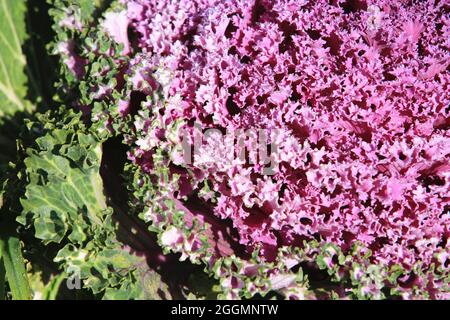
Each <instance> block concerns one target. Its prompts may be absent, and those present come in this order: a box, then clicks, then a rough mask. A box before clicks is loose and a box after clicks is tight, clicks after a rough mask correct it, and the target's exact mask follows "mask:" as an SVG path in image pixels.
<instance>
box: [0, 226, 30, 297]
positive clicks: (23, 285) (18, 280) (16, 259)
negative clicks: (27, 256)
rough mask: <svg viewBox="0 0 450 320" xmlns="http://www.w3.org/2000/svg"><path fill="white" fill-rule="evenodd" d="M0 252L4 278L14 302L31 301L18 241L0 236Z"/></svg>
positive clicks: (14, 238) (3, 233) (3, 234)
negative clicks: (0, 253)
mask: <svg viewBox="0 0 450 320" xmlns="http://www.w3.org/2000/svg"><path fill="white" fill-rule="evenodd" d="M0 237H1V239H0V251H1V252H2V258H3V261H4V267H5V270H6V278H7V280H8V283H9V287H10V289H11V293H12V298H13V299H14V300H29V299H31V289H30V285H29V283H28V278H27V273H26V270H25V261H24V259H23V256H22V250H21V246H20V241H19V239H18V238H16V237H14V236H9V237H8V236H5V232H2V233H1V234H0Z"/></svg>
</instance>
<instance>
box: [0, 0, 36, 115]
mask: <svg viewBox="0 0 450 320" xmlns="http://www.w3.org/2000/svg"><path fill="white" fill-rule="evenodd" d="M25 12H26V6H25V1H24V0H0V116H3V115H5V114H13V113H15V112H16V111H24V110H28V111H29V110H30V109H31V104H30V103H29V101H26V100H25V97H26V96H27V90H28V89H27V74H26V73H29V72H28V71H29V70H28V69H27V61H26V58H25V56H24V54H23V51H22V44H23V42H24V41H25V38H26V36H27V35H26V25H25ZM29 76H30V79H29V80H30V82H31V84H32V85H35V82H34V81H33V79H31V73H29Z"/></svg>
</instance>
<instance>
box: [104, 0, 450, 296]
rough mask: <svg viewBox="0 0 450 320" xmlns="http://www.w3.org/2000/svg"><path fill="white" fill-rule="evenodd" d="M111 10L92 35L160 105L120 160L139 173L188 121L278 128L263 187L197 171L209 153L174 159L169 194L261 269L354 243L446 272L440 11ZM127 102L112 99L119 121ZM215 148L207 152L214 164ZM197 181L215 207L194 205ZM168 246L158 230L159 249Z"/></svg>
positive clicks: (411, 6)
mask: <svg viewBox="0 0 450 320" xmlns="http://www.w3.org/2000/svg"><path fill="white" fill-rule="evenodd" d="M122 2H123V3H124V4H125V5H126V8H127V9H126V11H123V12H120V13H116V14H109V15H107V16H106V17H105V18H106V20H105V22H104V27H105V30H106V32H108V33H109V34H110V35H111V36H112V37H113V38H114V39H115V40H116V41H117V42H119V43H122V44H123V48H124V49H123V54H129V53H130V52H132V51H133V50H137V51H139V52H140V54H138V55H135V56H134V57H133V58H132V60H131V64H130V66H129V68H128V71H127V73H128V75H129V79H130V82H129V83H130V84H131V86H132V87H133V90H134V91H141V92H142V93H144V94H145V95H150V94H151V93H152V92H153V91H154V90H157V89H158V90H159V89H160V90H161V91H162V92H163V95H164V99H165V101H166V104H165V107H164V108H162V109H161V111H160V112H159V113H160V115H159V116H160V118H159V120H160V123H161V128H160V130H161V132H159V131H155V128H154V127H152V130H149V129H148V128H150V122H152V121H153V120H152V119H148V120H146V119H144V120H143V121H144V124H141V125H140V126H138V129H137V131H138V132H139V134H140V137H141V138H140V139H139V141H138V143H137V144H136V147H135V149H134V150H133V151H132V152H131V153H130V157H131V159H132V160H134V161H135V162H136V163H137V164H139V165H141V166H142V168H144V169H145V170H146V171H147V172H148V173H149V174H151V173H152V172H153V169H154V167H153V164H152V161H153V160H152V156H151V154H152V151H151V150H152V148H153V147H154V146H156V145H158V144H163V143H165V144H169V145H171V146H172V147H174V148H175V146H176V145H178V144H179V143H180V142H181V140H182V138H183V137H182V135H181V133H180V132H182V131H183V132H188V133H189V134H190V135H193V134H194V131H195V128H194V127H193V126H192V125H191V122H192V121H194V120H195V121H196V122H198V123H200V124H201V126H202V129H207V128H217V129H220V130H222V131H225V130H228V131H237V130H240V129H243V130H246V129H251V128H263V129H266V130H268V131H271V130H279V132H280V134H279V135H278V137H277V141H276V142H277V144H278V146H279V147H278V150H277V152H276V153H274V154H273V158H272V160H273V161H274V163H275V167H274V168H275V169H274V170H275V172H274V175H264V174H263V173H262V167H261V166H257V165H256V166H252V165H249V164H248V163H242V162H239V161H234V162H232V163H231V164H229V163H222V162H221V161H219V160H217V159H216V161H215V162H214V163H213V165H205V163H206V162H208V161H207V160H208V159H202V158H205V157H207V156H208V155H210V153H208V151H207V150H206V149H202V150H203V152H202V153H200V154H199V155H198V157H197V159H196V160H197V161H194V163H193V164H182V162H180V161H177V158H176V157H175V158H173V161H172V172H175V171H176V172H177V174H179V175H180V176H181V178H180V181H182V183H180V184H179V186H180V187H179V188H178V189H176V190H173V193H172V196H173V197H174V198H178V199H179V200H180V201H181V200H182V199H183V201H184V202H185V203H186V204H188V203H189V202H195V203H196V204H195V205H196V206H197V207H198V208H200V209H199V210H200V211H201V210H202V209H201V208H202V205H204V206H205V207H208V208H210V211H211V212H212V213H213V214H214V215H215V216H216V217H217V218H219V219H222V220H223V221H224V223H225V221H228V222H230V223H231V226H232V228H233V229H234V230H236V232H237V235H238V237H237V240H236V241H237V242H238V243H239V244H240V245H241V246H244V247H245V250H246V251H247V252H249V253H251V252H252V251H253V250H254V249H255V248H256V247H258V248H261V250H260V255H261V257H262V258H263V259H264V260H266V261H274V260H276V259H277V251H278V249H279V248H281V247H284V246H291V247H301V246H302V244H303V243H304V241H310V240H316V241H318V242H319V243H323V244H324V245H325V244H326V243H333V244H335V245H337V246H338V247H339V248H340V249H341V250H342V251H344V252H345V251H346V250H349V249H350V248H351V246H352V245H353V244H354V243H355V242H359V243H361V244H363V245H364V246H365V247H366V248H367V249H370V250H371V252H372V255H371V256H370V260H371V263H373V264H380V265H385V266H392V265H401V266H402V267H403V268H405V269H406V270H412V269H413V267H414V266H415V265H416V264H417V263H419V262H420V263H421V266H422V268H424V269H427V268H429V267H430V266H431V265H432V264H434V265H437V266H441V267H442V268H444V269H445V270H447V271H448V263H449V243H448V241H449V240H448V238H449V234H450V213H449V178H450V175H449V173H450V164H449V161H448V159H449V153H450V140H449V131H448V129H449V126H450V117H449V108H450V107H449V105H450V89H449V85H450V74H449V68H450V56H449V51H448V49H449V45H450V43H449V41H450V19H449V8H450V5H449V2H448V1H420V2H414V1H362V0H360V1H356V0H355V1H338V0H333V1H323V0H322V1H306V0H277V1H268V0H256V1H248V0H242V1H237V0H216V1H213V0H210V1H207V0H195V1H194V0H176V1H175V0H174V1H161V0H129V1H128V0H127V1H122ZM128 28H130V29H131V30H133V32H134V33H135V38H134V39H129V38H128V35H127V32H126V31H127V29H128ZM153 69H158V70H160V72H159V73H155V74H151V73H149V72H148V71H149V70H153ZM161 70H162V71H161ZM129 104H130V102H129V101H120V103H119V108H120V113H121V114H123V115H125V114H127V113H128V112H129V110H128V107H129ZM149 108H150V109H151V106H149ZM178 121H181V123H182V129H184V130H178V131H176V132H175V137H174V138H172V140H170V139H169V140H170V141H169V142H167V140H168V139H167V136H165V133H167V132H166V131H164V130H165V129H164V128H166V127H170V125H171V124H174V123H177V122H178ZM220 139H221V138H220V137H217V138H216V140H215V141H212V142H211V141H210V143H209V144H208V146H211V143H212V145H213V146H214V151H213V153H215V154H216V155H223V157H225V156H226V154H227V151H226V150H225V149H224V148H225V144H224V143H223V141H221V140H220ZM213 140H214V139H213ZM203 147H204V148H206V146H202V148H203ZM248 153H249V154H248V157H249V158H252V157H256V151H255V150H249V151H248ZM174 168H175V169H174ZM189 172H194V173H195V174H190V173H189ZM205 181H207V182H208V184H209V186H210V189H211V190H212V192H213V193H215V196H216V197H217V202H215V203H214V202H211V201H210V200H211V195H210V194H209V195H208V194H201V195H199V192H198V186H199V185H200V183H202V182H205ZM193 195H195V197H194V196H193ZM186 199H187V200H186ZM205 212H206V209H205ZM208 212H209V211H208ZM175 238H176V239H175ZM179 238H182V234H180V232H179V231H177V230H176V229H172V228H171V229H170V230H169V231H168V232H167V233H166V234H164V236H163V242H164V243H165V244H166V245H168V246H171V245H175V244H176V243H177V242H178V240H179ZM330 263H331V262H330ZM431 287H432V286H431ZM427 290H430V292H431V291H434V290H435V289H434V288H428V289H427ZM437 290H439V289H437Z"/></svg>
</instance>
